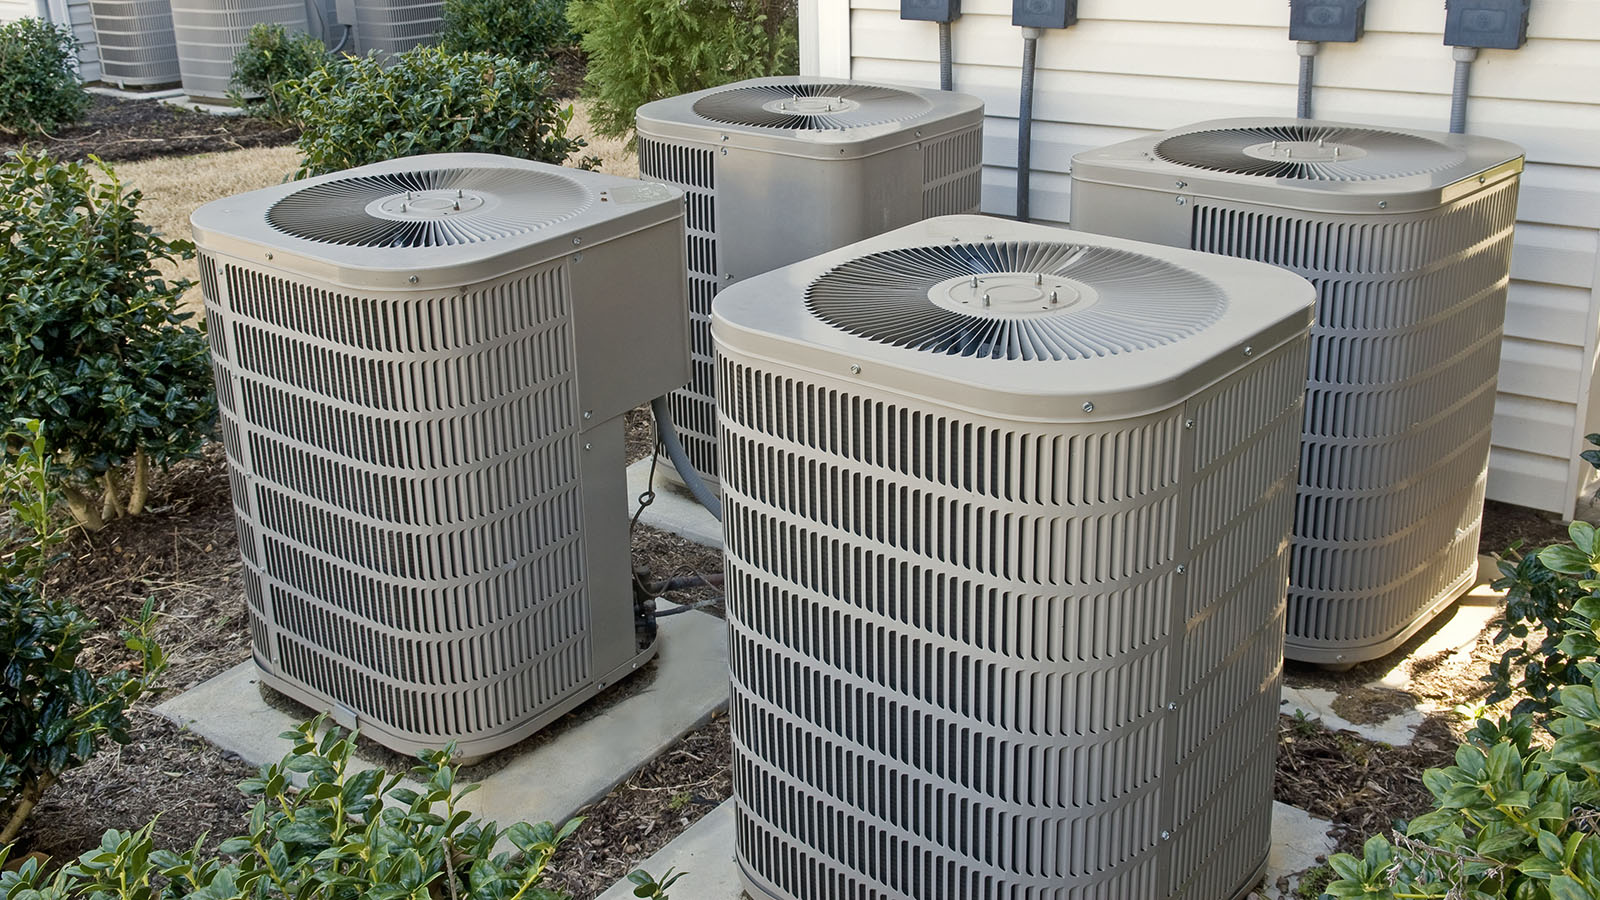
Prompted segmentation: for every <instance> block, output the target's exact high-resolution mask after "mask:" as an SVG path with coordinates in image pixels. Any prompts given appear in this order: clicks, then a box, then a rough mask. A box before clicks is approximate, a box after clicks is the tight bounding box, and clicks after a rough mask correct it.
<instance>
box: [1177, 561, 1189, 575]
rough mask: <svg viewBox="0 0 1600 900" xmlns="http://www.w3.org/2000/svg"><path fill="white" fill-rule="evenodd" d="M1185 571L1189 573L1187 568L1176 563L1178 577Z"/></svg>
mask: <svg viewBox="0 0 1600 900" xmlns="http://www.w3.org/2000/svg"><path fill="white" fill-rule="evenodd" d="M1187 571H1189V567H1188V566H1186V565H1184V564H1183V563H1178V574H1179V575H1182V574H1183V573H1185V572H1187Z"/></svg>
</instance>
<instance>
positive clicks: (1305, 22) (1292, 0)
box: [1289, 0, 1367, 44]
mask: <svg viewBox="0 0 1600 900" xmlns="http://www.w3.org/2000/svg"><path fill="white" fill-rule="evenodd" d="M1366 22H1367V0H1289V40H1291V41H1320V42H1331V43H1340V44H1345V43H1350V42H1353V41H1359V40H1361V35H1362V32H1363V31H1365V29H1366Z"/></svg>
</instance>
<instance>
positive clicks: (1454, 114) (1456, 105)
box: [1450, 47, 1478, 134]
mask: <svg viewBox="0 0 1600 900" xmlns="http://www.w3.org/2000/svg"><path fill="white" fill-rule="evenodd" d="M1450 55H1451V57H1453V58H1454V59H1455V61H1456V77H1455V82H1454V84H1452V85H1451V87H1450V133H1451V134H1466V133H1467V95H1468V92H1469V91H1470V90H1471V88H1472V64H1473V63H1474V62H1476V61H1477V59H1478V48H1477V47H1454V48H1452V49H1451V51H1450Z"/></svg>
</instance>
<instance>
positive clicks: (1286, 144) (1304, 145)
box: [1244, 140, 1367, 162]
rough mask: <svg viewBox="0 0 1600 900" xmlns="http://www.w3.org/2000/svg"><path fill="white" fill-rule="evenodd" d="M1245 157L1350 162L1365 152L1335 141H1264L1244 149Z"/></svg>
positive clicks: (1351, 145) (1283, 160) (1271, 159)
mask: <svg viewBox="0 0 1600 900" xmlns="http://www.w3.org/2000/svg"><path fill="white" fill-rule="evenodd" d="M1244 153H1245V155H1246V156H1252V157H1254V158H1256V159H1265V160H1270V161H1272V162H1335V161H1338V162H1350V161H1351V160H1357V159H1361V158H1362V157H1364V156H1366V155H1367V151H1365V150H1363V149H1361V148H1360V147H1357V146H1355V145H1354V144H1341V143H1338V142H1335V141H1320V140H1318V141H1264V142H1262V143H1260V144H1255V145H1253V146H1250V147H1246V148H1244Z"/></svg>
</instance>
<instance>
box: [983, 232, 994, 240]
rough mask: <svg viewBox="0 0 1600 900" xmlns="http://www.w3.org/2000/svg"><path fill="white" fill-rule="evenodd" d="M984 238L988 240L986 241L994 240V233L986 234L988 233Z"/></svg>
mask: <svg viewBox="0 0 1600 900" xmlns="http://www.w3.org/2000/svg"><path fill="white" fill-rule="evenodd" d="M983 239H984V240H986V241H992V240H994V235H992V234H986V235H984V236H983Z"/></svg>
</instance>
